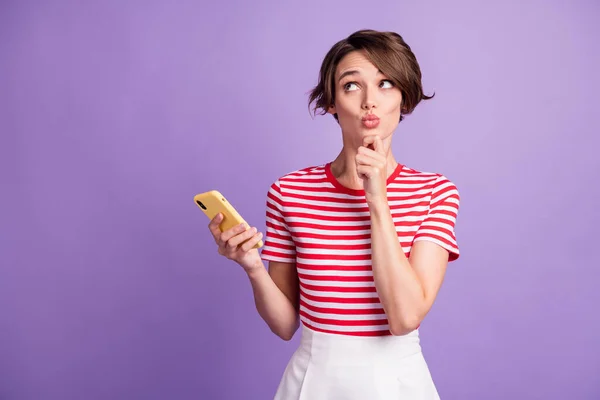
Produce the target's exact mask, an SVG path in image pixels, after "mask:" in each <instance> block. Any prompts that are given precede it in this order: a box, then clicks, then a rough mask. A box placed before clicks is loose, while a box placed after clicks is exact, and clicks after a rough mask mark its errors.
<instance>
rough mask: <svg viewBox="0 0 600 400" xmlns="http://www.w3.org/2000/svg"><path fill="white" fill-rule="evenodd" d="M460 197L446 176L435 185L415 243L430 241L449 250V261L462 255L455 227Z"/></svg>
mask: <svg viewBox="0 0 600 400" xmlns="http://www.w3.org/2000/svg"><path fill="white" fill-rule="evenodd" d="M459 203H460V195H459V193H458V189H457V187H456V186H455V185H454V184H453V183H452V182H450V181H449V180H448V179H447V178H446V177H445V176H440V177H439V178H438V179H437V180H436V181H435V183H434V186H433V191H432V193H431V202H430V205H429V212H428V214H427V216H426V217H425V219H424V220H423V223H422V224H421V226H420V227H419V229H418V230H417V233H416V234H415V238H414V241H413V242H418V241H420V240H428V241H431V242H434V243H436V244H438V245H440V246H441V247H443V248H444V249H446V250H448V252H449V253H450V254H449V259H448V260H449V261H454V260H456V259H457V258H458V257H459V255H460V253H459V249H458V243H457V241H456V235H455V233H454V226H455V224H456V218H457V216H458V209H459Z"/></svg>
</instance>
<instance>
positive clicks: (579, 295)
mask: <svg viewBox="0 0 600 400" xmlns="http://www.w3.org/2000/svg"><path fill="white" fill-rule="evenodd" d="M599 17H600V7H599V4H598V3H597V2H594V1H571V2H563V1H557V0H554V1H516V0H513V1H486V2H480V1H474V0H473V1H468V0H460V1H455V2H442V1H430V2H415V1H413V2H408V1H391V0H387V1H376V2H371V3H368V2H359V1H354V0H351V1H339V0H334V1H327V2H325V1H324V2H315V1H303V2H294V3H293V4H290V3H288V4H282V3H280V2H242V1H238V2H232V1H224V2H221V3H219V2H194V1H175V2H168V1H146V2H142V1H137V2H134V1H115V0H110V1H104V2H96V3H90V2H75V1H70V2H66V1H64V2H59V1H55V2H50V1H47V2H43V1H37V2H36V1H19V2H17V1H4V2H2V4H1V5H0V135H1V136H0V167H1V168H0V174H1V175H0V177H1V180H0V184H1V186H0V187H1V188H2V192H1V193H2V206H1V207H0V399H3V400H4V399H9V400H13V399H19V400H20V399H52V400H53V399H61V400H66V399H86V400H93V399H208V400H211V399H257V400H258V399H269V398H272V395H273V393H274V391H275V389H276V386H277V384H278V382H279V379H280V377H281V373H282V372H283V369H284V367H285V365H286V363H287V361H288V359H289V357H290V356H291V354H292V352H293V350H294V349H295V346H296V345H297V343H298V335H297V336H296V337H295V338H294V339H293V340H292V341H291V342H283V341H281V340H279V339H278V338H277V337H275V336H274V335H273V334H272V333H271V332H270V331H269V329H268V328H267V326H266V325H265V324H264V322H263V321H262V320H261V319H260V317H259V316H258V314H257V313H256V311H255V309H254V304H253V300H252V293H251V288H250V285H249V284H248V281H247V278H246V277H245V275H244V273H243V272H242V270H241V269H240V268H239V267H238V266H237V265H235V264H232V263H230V262H228V261H227V260H225V259H224V258H221V257H220V256H218V254H217V252H216V248H215V245H214V243H213V241H212V239H211V237H210V236H209V233H208V230H207V228H206V225H207V220H206V218H205V217H204V215H203V214H202V213H201V212H200V210H199V209H198V208H197V207H196V206H195V205H194V203H193V201H192V198H193V196H194V195H195V194H196V193H199V192H203V191H206V190H210V189H218V190H220V191H221V192H222V193H224V194H225V195H226V196H227V197H228V198H229V200H230V201H231V202H232V203H233V204H234V205H235V206H236V207H237V208H238V209H239V210H240V211H241V213H242V214H243V215H244V216H245V218H246V219H247V220H248V221H249V222H250V223H251V224H253V225H255V226H258V227H259V229H260V230H261V231H263V232H264V224H265V223H264V213H265V201H266V192H267V190H268V187H269V185H270V184H271V183H272V182H273V181H274V180H275V179H277V178H278V177H279V176H281V175H283V174H285V173H287V172H290V171H293V170H296V169H299V168H303V167H307V166H310V165H317V164H321V163H325V162H327V161H330V160H332V159H333V158H334V157H335V156H336V155H337V153H338V151H339V149H340V146H341V140H340V138H341V136H340V132H339V129H338V127H337V125H336V124H335V122H334V120H333V118H331V117H330V116H318V117H316V118H312V117H311V116H310V114H309V112H308V108H307V104H306V102H307V95H306V94H307V92H308V91H309V90H310V89H311V87H312V86H313V85H314V84H315V83H316V78H317V73H318V69H319V67H320V63H321V60H322V58H323V57H324V55H325V53H326V52H327V50H328V49H329V48H330V47H331V46H332V45H333V44H334V43H335V42H336V41H338V40H339V39H342V38H343V37H345V36H347V35H349V34H350V33H352V32H353V31H355V30H358V29H362V28H372V29H379V30H394V31H397V32H399V33H400V34H401V35H403V36H404V38H405V39H406V40H407V42H408V43H409V44H410V45H411V46H412V48H413V50H414V51H415V53H416V55H417V57H418V60H419V62H420V64H421V67H422V71H423V75H424V78H423V82H424V86H425V90H426V91H427V92H428V93H431V92H435V93H436V97H435V98H434V99H433V100H431V101H429V102H424V103H421V104H420V105H419V106H418V107H417V109H416V110H415V112H414V113H413V114H412V115H411V116H409V117H407V119H406V120H405V121H404V122H402V123H401V124H400V127H399V129H398V130H397V132H396V137H395V142H394V146H393V149H394V153H395V155H396V157H397V159H398V160H399V161H400V162H402V163H404V164H406V165H408V166H409V167H412V168H416V169H420V170H425V171H435V172H441V173H443V174H445V175H446V176H448V177H449V178H450V179H451V180H453V181H454V182H455V183H456V184H457V185H458V187H459V190H460V193H461V197H462V201H461V210H460V214H459V218H458V223H457V228H456V230H457V236H458V240H459V245H460V247H461V252H462V256H461V258H460V259H459V261H457V262H456V263H453V264H451V266H450V267H449V269H448V273H447V277H446V281H445V283H444V285H443V288H442V290H441V292H440V294H439V297H438V299H437V302H436V304H435V305H434V308H433V310H432V311H431V313H430V314H429V316H428V317H427V319H426V320H425V322H424V323H423V324H422V328H421V337H422V344H423V348H424V353H425V356H426V358H427V360H428V362H429V365H430V369H431V371H432V374H433V377H434V379H435V381H436V383H437V386H438V389H439V392H440V394H441V396H442V398H443V399H477V400H480V399H486V400H494V399H498V400H505V399H563V398H569V399H598V398H600V379H599V378H598V371H599V370H600V341H599V340H598V336H599V334H600V329H599V328H600V317H599V315H600V313H599V312H598V310H597V306H598V304H600V292H599V291H598V290H597V286H598V283H599V282H598V281H599V278H600V272H599V271H600V257H599V255H598V254H599V253H598V250H597V248H596V247H595V246H597V242H598V237H599V236H598V226H599V223H600V211H599V208H598V204H599V200H600V185H599V184H598V181H597V176H598V173H599V172H600V162H599V160H598V156H597V150H596V149H597V146H599V145H600V141H599V139H598V132H599V131H600V123H599V122H598V98H597V95H598V92H599V89H600V79H599V78H598V71H599V70H600V57H599V51H598V43H597V42H598V38H599V37H600V25H598V23H597V21H598V18H599Z"/></svg>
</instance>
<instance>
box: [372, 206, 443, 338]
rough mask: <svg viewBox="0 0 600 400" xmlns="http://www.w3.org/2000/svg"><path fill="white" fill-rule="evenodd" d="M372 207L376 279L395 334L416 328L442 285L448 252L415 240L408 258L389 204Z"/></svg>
mask: <svg viewBox="0 0 600 400" xmlns="http://www.w3.org/2000/svg"><path fill="white" fill-rule="evenodd" d="M370 209H371V224H372V225H371V226H372V228H371V229H372V234H371V243H372V244H371V246H372V263H373V280H374V281H375V287H376V288H377V293H378V295H379V298H380V300H381V304H382V305H383V308H384V310H385V313H386V315H387V317H388V321H389V324H390V331H391V332H392V334H393V335H404V334H406V333H409V332H411V331H413V330H414V329H416V328H417V327H418V326H419V324H420V323H421V321H423V319H424V318H425V316H426V315H427V313H428V312H429V310H430V309H431V306H432V305H433V302H434V301H435V298H436V296H437V294H438V291H439V289H440V287H441V285H442V281H443V279H444V275H445V272H446V266H447V264H448V251H447V250H445V249H444V248H442V247H441V246H438V245H437V244H435V243H432V242H428V241H419V242H416V243H414V245H413V247H412V250H411V254H410V259H408V258H406V255H405V254H404V251H403V250H402V247H401V246H400V243H399V241H398V234H397V233H396V228H395V226H394V222H393V220H392V217H391V214H390V211H389V208H388V206H387V204H381V203H380V204H373V205H372V206H370Z"/></svg>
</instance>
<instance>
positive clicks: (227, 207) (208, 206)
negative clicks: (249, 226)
mask: <svg viewBox="0 0 600 400" xmlns="http://www.w3.org/2000/svg"><path fill="white" fill-rule="evenodd" d="M194 202H195V203H196V205H197V206H198V207H199V208H200V210H202V212H203V213H204V214H206V216H207V217H208V219H209V220H212V219H213V218H214V217H216V216H217V214H219V213H221V214H223V220H222V221H221V223H220V224H219V229H220V230H221V232H224V231H226V230H228V229H231V228H233V227H234V226H237V225H239V224H241V223H242V222H246V221H245V220H244V219H243V218H242V216H241V215H240V214H239V213H238V212H237V210H236V209H235V208H234V207H233V206H232V205H231V203H229V202H228V201H227V199H225V196H223V195H222V194H221V193H219V192H218V191H217V190H211V191H208V192H204V193H200V194H197V195H195V196H194ZM244 243H246V242H244ZM241 244H243V243H241ZM241 244H240V245H241ZM262 246H263V241H262V240H260V241H259V242H258V243H257V244H256V246H254V248H255V249H259V248H261V247H262Z"/></svg>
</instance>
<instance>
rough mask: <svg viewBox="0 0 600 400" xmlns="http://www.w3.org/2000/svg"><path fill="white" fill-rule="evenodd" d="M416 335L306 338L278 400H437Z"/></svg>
mask: <svg viewBox="0 0 600 400" xmlns="http://www.w3.org/2000/svg"><path fill="white" fill-rule="evenodd" d="M439 398H440V397H439V395H438V393H437V390H436V388H435V384H434V383H433V380H432V378H431V374H430V372H429V368H428V367H427V363H426V362H425V359H424V358H423V353H422V352H421V345H420V339H419V334H418V331H414V332H412V333H409V334H408V335H405V336H381V337H356V336H346V335H335V334H329V333H322V332H317V331H314V330H312V329H310V328H308V327H306V326H305V325H304V324H302V337H301V340H300V345H299V346H298V349H297V350H296V351H295V352H294V354H293V356H292V358H291V359H290V361H289V363H288V365H287V367H286V369H285V371H284V373H283V378H282V379H281V382H280V384H279V387H278V388H277V393H276V394H275V398H274V400H388V399H389V400H392V399H394V400H397V399H409V400H439Z"/></svg>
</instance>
